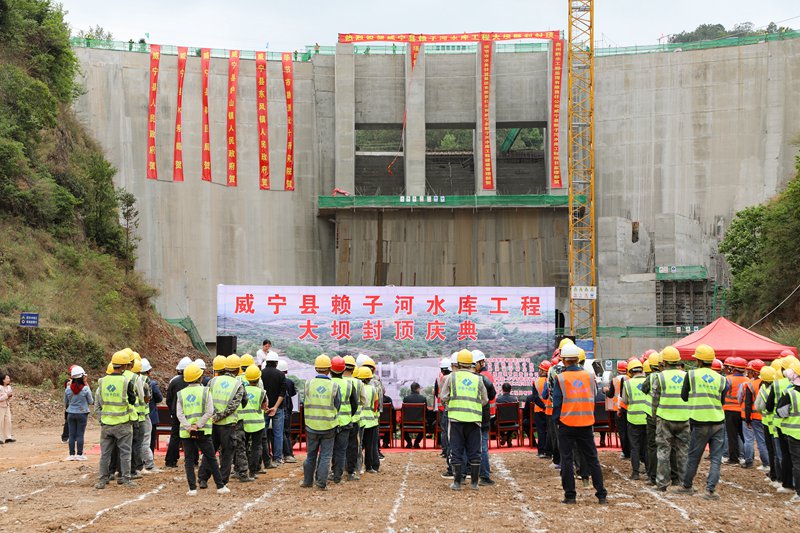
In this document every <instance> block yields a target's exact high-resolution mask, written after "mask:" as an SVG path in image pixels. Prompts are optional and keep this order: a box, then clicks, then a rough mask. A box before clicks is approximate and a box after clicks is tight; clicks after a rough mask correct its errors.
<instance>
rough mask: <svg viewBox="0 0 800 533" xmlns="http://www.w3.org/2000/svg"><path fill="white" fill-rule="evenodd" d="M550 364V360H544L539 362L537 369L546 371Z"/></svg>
mask: <svg viewBox="0 0 800 533" xmlns="http://www.w3.org/2000/svg"><path fill="white" fill-rule="evenodd" d="M551 366H553V365H552V364H551V363H550V361H547V360H544V361H542V362H541V363H539V370H544V371H545V372H547V371H548V370H550V367H551Z"/></svg>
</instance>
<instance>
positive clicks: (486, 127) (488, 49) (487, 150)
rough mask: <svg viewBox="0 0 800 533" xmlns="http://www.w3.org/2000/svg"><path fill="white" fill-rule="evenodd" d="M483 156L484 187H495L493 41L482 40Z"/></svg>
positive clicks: (488, 188)
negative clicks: (490, 107) (492, 89)
mask: <svg viewBox="0 0 800 533" xmlns="http://www.w3.org/2000/svg"><path fill="white" fill-rule="evenodd" d="M480 46H481V50H480V52H481V138H482V142H481V154H482V155H481V157H482V158H483V165H482V168H483V180H482V182H483V189H484V190H491V189H494V175H493V172H492V132H491V128H490V126H491V121H490V119H489V104H490V102H491V98H490V89H491V85H492V47H493V46H494V44H493V43H492V41H481V44H480Z"/></svg>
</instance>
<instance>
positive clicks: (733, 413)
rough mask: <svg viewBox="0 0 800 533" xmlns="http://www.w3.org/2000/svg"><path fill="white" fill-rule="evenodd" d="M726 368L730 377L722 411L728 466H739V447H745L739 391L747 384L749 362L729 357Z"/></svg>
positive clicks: (727, 378)
mask: <svg viewBox="0 0 800 533" xmlns="http://www.w3.org/2000/svg"><path fill="white" fill-rule="evenodd" d="M725 366H726V367H727V368H728V376H727V377H726V378H725V380H726V381H727V382H728V386H727V392H726V393H725V403H724V404H723V405H722V409H723V411H725V432H726V433H727V435H728V464H732V465H736V466H739V452H740V447H739V445H740V444H742V447H743V445H744V434H743V433H742V407H741V404H740V403H739V390H740V388H741V387H742V386H743V385H744V384H745V383H746V382H747V377H746V376H745V375H744V369H745V367H746V366H747V361H745V360H744V359H743V358H741V357H728V358H727V359H726V360H725Z"/></svg>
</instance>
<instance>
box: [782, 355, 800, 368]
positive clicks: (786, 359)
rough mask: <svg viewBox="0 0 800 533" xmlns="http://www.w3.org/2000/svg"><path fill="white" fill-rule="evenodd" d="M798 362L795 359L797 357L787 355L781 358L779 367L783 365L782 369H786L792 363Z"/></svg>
mask: <svg viewBox="0 0 800 533" xmlns="http://www.w3.org/2000/svg"><path fill="white" fill-rule="evenodd" d="M798 362H800V361H799V360H798V359H797V357H795V356H793V355H787V356H786V357H784V358H783V359H782V360H781V367H783V369H784V370H788V369H790V368H792V365H794V364H795V363H798Z"/></svg>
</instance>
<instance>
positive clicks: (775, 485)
mask: <svg viewBox="0 0 800 533" xmlns="http://www.w3.org/2000/svg"><path fill="white" fill-rule="evenodd" d="M770 485H772V486H773V487H775V488H776V489H780V488H782V487H783V485H781V482H780V481H773V482H772V483H770Z"/></svg>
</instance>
